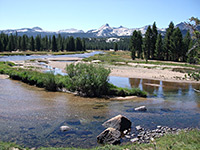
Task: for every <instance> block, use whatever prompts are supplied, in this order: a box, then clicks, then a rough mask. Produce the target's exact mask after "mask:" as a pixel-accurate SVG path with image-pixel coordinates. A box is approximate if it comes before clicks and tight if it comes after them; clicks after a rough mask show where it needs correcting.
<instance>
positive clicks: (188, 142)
mask: <svg viewBox="0 0 200 150" xmlns="http://www.w3.org/2000/svg"><path fill="white" fill-rule="evenodd" d="M14 148H15V150H29V148H23V147H21V146H19V145H16V144H14V143H5V142H0V149H1V150H10V149H14ZM147 149H149V150H150V149H155V150H169V149H172V150H178V149H185V150H186V149H188V150H197V149H200V131H199V130H197V129H194V130H191V131H187V132H185V131H181V132H180V133H178V134H166V135H164V136H163V137H160V138H158V139H156V140H155V141H153V142H151V143H149V144H137V143H135V144H126V145H105V146H102V147H95V148H91V150H147ZM37 150H86V149H81V148H51V147H46V148H43V147H41V148H38V149H37Z"/></svg>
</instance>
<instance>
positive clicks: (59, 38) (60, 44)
mask: <svg viewBox="0 0 200 150" xmlns="http://www.w3.org/2000/svg"><path fill="white" fill-rule="evenodd" d="M62 45H63V42H62V36H61V34H58V37H57V49H58V50H62Z"/></svg>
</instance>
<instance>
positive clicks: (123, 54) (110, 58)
mask: <svg viewBox="0 0 200 150" xmlns="http://www.w3.org/2000/svg"><path fill="white" fill-rule="evenodd" d="M83 60H84V61H86V62H87V61H93V60H101V62H102V63H104V64H110V65H120V64H119V63H118V62H124V63H125V64H128V63H138V64H153V65H167V66H181V67H191V68H195V69H200V66H199V65H194V64H189V63H176V62H173V63H171V62H167V61H151V60H149V61H148V62H146V61H145V60H140V59H138V60H137V59H136V60H132V59H131V53H130V52H129V51H117V52H105V54H96V55H94V56H91V57H89V58H85V59H83Z"/></svg>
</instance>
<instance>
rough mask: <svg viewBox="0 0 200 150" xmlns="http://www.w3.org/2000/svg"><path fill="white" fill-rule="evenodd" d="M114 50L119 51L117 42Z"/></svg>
mask: <svg viewBox="0 0 200 150" xmlns="http://www.w3.org/2000/svg"><path fill="white" fill-rule="evenodd" d="M114 50H115V51H118V44H117V42H115V44H114Z"/></svg>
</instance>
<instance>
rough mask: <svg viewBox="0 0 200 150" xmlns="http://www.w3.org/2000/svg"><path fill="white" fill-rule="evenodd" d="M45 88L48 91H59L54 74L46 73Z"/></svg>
mask: <svg viewBox="0 0 200 150" xmlns="http://www.w3.org/2000/svg"><path fill="white" fill-rule="evenodd" d="M44 87H45V89H46V90H47V91H57V84H56V78H55V75H54V74H53V72H49V73H45V78H44Z"/></svg>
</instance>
